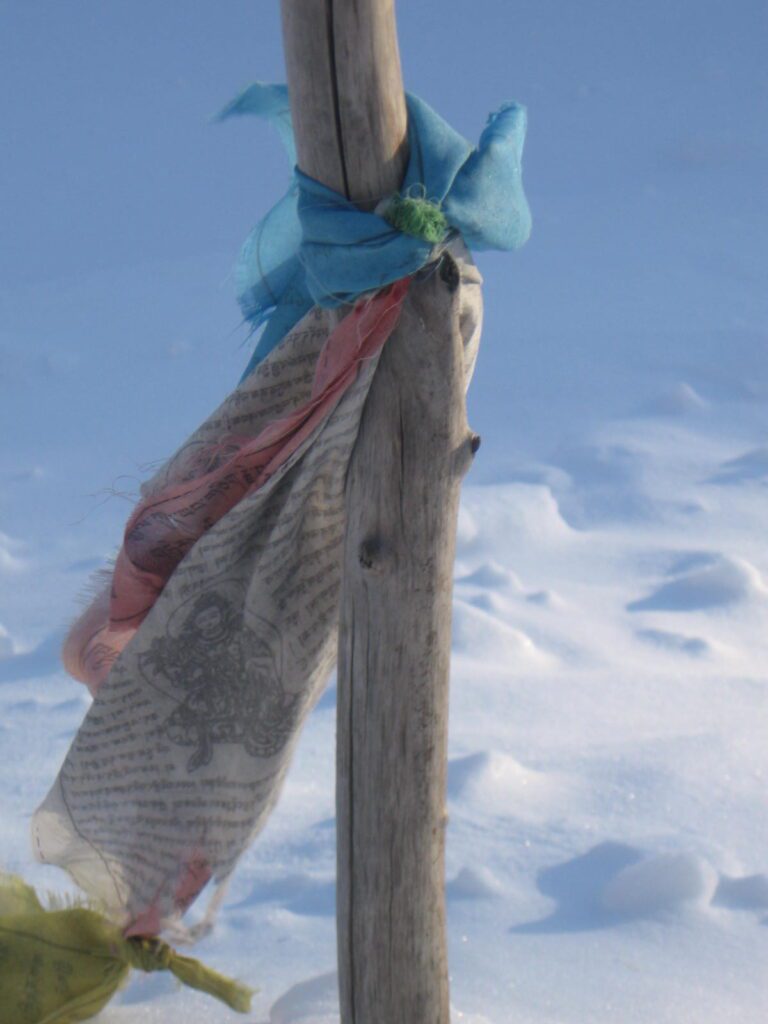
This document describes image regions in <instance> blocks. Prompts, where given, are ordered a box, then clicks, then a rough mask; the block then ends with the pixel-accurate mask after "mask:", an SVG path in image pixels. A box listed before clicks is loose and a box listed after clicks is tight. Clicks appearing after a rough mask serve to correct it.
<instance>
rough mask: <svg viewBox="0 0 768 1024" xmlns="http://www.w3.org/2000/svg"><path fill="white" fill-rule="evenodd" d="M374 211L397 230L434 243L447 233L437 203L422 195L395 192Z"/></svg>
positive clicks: (446, 227)
mask: <svg viewBox="0 0 768 1024" xmlns="http://www.w3.org/2000/svg"><path fill="white" fill-rule="evenodd" d="M376 213H378V214H379V216H380V217H383V218H384V220H385V221H386V222H387V223H388V224H391V225H392V227H393V228H395V229H396V230H397V231H402V233H403V234H404V235H411V236H412V237H413V238H421V239H422V240H423V241H424V242H429V243H430V244H431V245H436V244H437V243H438V242H442V240H443V239H444V238H445V236H446V235H447V233H448V229H449V225H448V221H447V219H446V216H445V214H444V213H443V211H442V210H441V209H440V207H439V205H438V204H437V203H435V202H433V201H432V200H431V199H426V198H425V197H424V196H407V195H406V196H401V195H398V194H395V195H393V196H390V197H389V198H388V199H385V200H384V201H383V202H382V203H380V204H379V206H378V207H377V208H376Z"/></svg>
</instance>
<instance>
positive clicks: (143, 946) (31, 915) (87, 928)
mask: <svg viewBox="0 0 768 1024" xmlns="http://www.w3.org/2000/svg"><path fill="white" fill-rule="evenodd" d="M132 967H135V968H138V969H140V970H143V971H161V970H168V971H171V972H172V973H173V974H174V975H175V976H176V977H177V978H178V979H179V980H180V981H181V982H183V983H184V984H185V985H189V986H190V987H191V988H197V989H200V990H201V991H203V992H207V993H209V994H210V995H212V996H215V997H216V998H217V999H221V1000H222V1002H225V1003H226V1004H227V1005H228V1006H231V1007H232V1009H233V1010H237V1011H239V1012H240V1013H247V1012H248V1011H249V1010H250V1006H251V995H252V994H253V990H252V989H249V988H246V987H245V986H244V985H241V984H239V983H238V982H236V981H232V980H231V979H230V978H225V977H224V976H223V975H221V974H219V973H218V972H216V971H213V970H211V969H210V968H208V967H206V966H205V965H204V964H201V963H200V962H199V961H198V960H193V959H191V958H190V957H185V956H179V954H178V953H176V952H175V951H174V950H173V949H171V947H170V946H169V945H168V944H167V943H165V942H163V941H162V940H160V939H137V938H131V939H126V938H124V937H123V935H122V933H121V931H120V929H119V928H118V927H117V926H116V925H114V924H112V923H111V922H110V921H109V920H108V919H107V918H106V917H104V916H103V915H102V914H100V913H99V912H98V911H96V910H91V909H89V908H87V907H71V908H69V909H64V910H56V909H52V910H46V909H45V907H43V905H42V904H41V903H40V901H39V899H38V898H37V895H36V893H35V891H34V889H32V888H31V886H29V885H26V884H25V883H24V882H22V881H21V880H20V879H18V878H12V877H10V876H7V875H0V1024H77V1022H79V1021H83V1020H87V1019H88V1018H89V1017H93V1016H94V1015H95V1014H97V1013H98V1012H99V1010H101V1009H103V1007H104V1006H106V1004H107V1003H108V1002H109V1000H110V999H111V998H112V996H113V995H114V994H115V992H116V991H117V990H118V988H119V987H120V986H121V984H122V983H123V982H124V981H125V980H126V978H127V977H128V973H129V972H130V970H131V968H132Z"/></svg>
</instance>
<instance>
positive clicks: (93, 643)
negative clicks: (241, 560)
mask: <svg viewBox="0 0 768 1024" xmlns="http://www.w3.org/2000/svg"><path fill="white" fill-rule="evenodd" d="M408 286H409V279H408V278H404V279H403V280H401V281H397V282H395V283H394V284H392V285H390V286H388V287H387V288H385V289H382V290H381V291H380V292H377V293H376V294H375V295H374V296H373V297H372V298H368V299H365V300H362V301H360V302H358V303H357V304H356V306H355V307H354V309H353V310H352V311H351V312H350V313H349V314H348V315H347V316H346V317H345V318H344V319H343V320H342V321H341V322H340V323H339V325H338V327H337V328H336V329H335V330H334V331H333V333H332V334H331V335H330V337H329V338H328V340H327V342H326V343H325V345H324V347H323V349H322V351H321V353H320V356H319V358H318V361H317V366H316V368H315V376H314V382H313V387H312V395H311V398H310V400H309V401H308V402H307V403H306V404H304V405H303V406H301V407H300V408H298V409H296V410H295V411H294V412H292V413H291V414H290V415H288V416H285V417H283V418H281V419H278V420H275V421H273V422H272V423H270V424H269V425H268V426H267V427H265V428H264V429H263V430H262V431H261V432H260V433H259V434H258V435H257V436H256V437H247V436H239V435H237V434H225V435H223V436H222V437H221V438H219V439H218V440H217V442H216V443H215V444H212V445H207V446H205V447H204V448H202V449H200V450H199V451H198V452H197V453H196V455H195V457H194V460H193V461H192V463H191V464H190V463H187V464H186V465H185V467H184V476H183V478H182V479H177V480H176V481H174V482H173V483H172V484H170V485H169V486H168V487H166V488H164V489H163V490H162V491H161V492H160V493H158V494H154V495H152V496H151V497H150V498H148V499H146V500H144V501H142V502H140V503H139V505H138V506H137V507H136V509H135V511H134V512H133V514H132V516H131V518H130V519H129V521H128V525H127V526H126V529H125V535H124V540H123V545H122V547H121V549H120V552H119V554H118V556H117V560H116V562H115V566H114V569H113V572H112V579H111V581H110V584H109V586H108V587H107V588H105V589H104V591H103V592H102V593H100V594H99V595H98V596H97V597H96V598H95V599H94V600H93V602H92V603H91V605H90V606H89V607H88V608H87V609H86V610H85V612H84V613H83V614H82V615H81V616H80V618H79V619H78V620H77V622H76V623H75V624H74V626H73V627H72V629H71V630H70V632H69V635H68V636H67V639H66V641H65V644H64V650H63V660H64V666H65V668H66V669H67V671H68V672H69V673H70V674H71V675H72V676H74V677H75V678H76V679H79V680H80V681H81V682H84V683H86V685H87V686H88V687H89V689H90V690H91V692H92V693H96V691H97V690H98V688H99V686H100V685H101V684H102V683H103V681H104V680H105V679H106V677H107V675H108V674H109V670H110V669H111V667H112V665H113V664H114V662H115V660H116V658H117V657H118V655H119V654H120V652H121V651H122V650H123V648H124V647H125V646H126V644H127V643H128V642H129V641H130V639H131V638H132V637H133V636H134V635H135V633H136V631H137V630H138V628H139V626H140V625H141V623H142V622H143V620H144V619H145V618H146V616H147V615H148V614H149V611H150V610H151V608H152V606H153V605H154V603H155V601H156V600H157V598H158V596H159V595H160V593H161V592H162V590H163V587H164V586H165V584H166V582H167V580H168V579H169V578H170V576H171V574H172V573H173V571H174V570H175V569H176V567H177V566H178V565H179V563H180V562H181V560H182V559H183V558H184V556H185V555H186V554H187V552H188V551H190V549H191V548H192V547H193V545H194V544H195V543H196V542H197V540H198V539H199V538H200V537H201V536H202V535H203V534H204V533H205V531H206V530H208V529H210V528H211V527H212V526H213V525H214V524H215V523H217V522H218V521H219V520H220V519H221V518H222V517H223V516H225V515H226V514H227V512H229V511H230V510H231V509H232V508H234V506H235V505H236V504H237V503H238V502H239V501H240V500H241V499H242V498H244V497H245V496H246V495H248V494H251V493H252V492H253V491H255V490H257V489H258V488H259V487H261V486H262V485H263V484H264V483H266V481H267V480H269V478H270V477H271V476H272V475H273V474H274V473H275V472H276V471H277V470H278V469H279V467H280V466H281V465H282V464H283V463H284V462H285V461H286V459H288V458H289V456H290V455H291V454H292V453H293V452H294V451H296V449H297V448H298V447H299V445H300V444H301V443H302V442H303V441H305V440H306V439H307V437H309V435H310V434H311V433H312V432H313V431H314V430H315V429H316V428H317V427H318V426H319V424H320V423H322V421H323V419H324V418H325V417H326V416H327V415H328V413H329V412H330V410H331V409H332V408H333V407H334V406H335V405H336V404H337V403H338V401H339V399H340V398H341V396H342V395H343V394H344V392H345V391H346V390H347V388H348V387H349V386H350V384H351V383H352V381H353V380H354V379H355V375H356V373H357V369H358V367H359V365H360V364H361V363H362V362H363V361H364V360H366V359H370V358H371V357H372V356H374V355H376V353H377V352H379V350H380V349H381V347H382V346H383V345H384V343H385V341H386V340H387V338H388V337H389V336H390V334H391V333H392V331H393V330H394V327H395V325H396V323H397V320H398V318H399V315H400V310H401V308H402V304H403V300H404V298H405V295H406V293H407V291H408Z"/></svg>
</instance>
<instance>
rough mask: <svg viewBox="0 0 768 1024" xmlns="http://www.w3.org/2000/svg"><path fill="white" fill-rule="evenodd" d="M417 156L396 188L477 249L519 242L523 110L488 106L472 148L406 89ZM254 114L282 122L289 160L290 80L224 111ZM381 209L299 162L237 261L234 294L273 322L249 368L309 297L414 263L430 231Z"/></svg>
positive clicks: (257, 316)
mask: <svg viewBox="0 0 768 1024" xmlns="http://www.w3.org/2000/svg"><path fill="white" fill-rule="evenodd" d="M406 102H407V106H408V142H409V151H410V159H409V163H408V167H407V169H406V172H405V177H404V179H403V182H402V185H401V188H400V195H401V196H402V197H405V198H410V199H419V200H423V201H426V202H428V203H430V204H432V205H433V206H434V207H435V208H436V209H438V210H439V211H440V212H441V213H442V214H443V216H444V217H445V220H446V222H447V226H448V229H449V235H450V234H451V233H454V234H455V233H458V234H460V235H461V237H462V239H463V241H464V243H465V244H466V245H467V246H468V247H469V248H470V249H474V250H484V249H502V250H510V249H516V248H518V247H519V246H520V245H522V244H523V243H524V242H525V241H526V239H527V238H528V236H529V234H530V230H531V216H530V211H529V209H528V203H527V201H526V198H525V193H524V191H523V183H522V155H523V145H524V141H525V131H526V124H527V118H526V111H525V108H524V107H522V106H520V105H519V104H517V103H506V104H504V105H503V106H502V107H501V108H500V109H499V110H498V111H496V112H495V113H493V114H491V116H490V117H489V119H488V124H487V125H486V127H485V130H484V131H483V133H482V135H481V136H480V141H479V143H478V146H477V148H473V147H472V146H471V145H470V144H469V143H468V142H467V141H466V139H464V138H462V136H461V135H459V133H458V132H456V131H454V129H453V128H451V127H450V125H449V124H447V122H446V121H444V120H443V118H441V117H440V116H439V115H438V114H437V113H435V111H434V110H432V108H431V107H430V106H429V105H428V104H427V103H425V102H424V101H423V100H421V99H419V98H418V97H417V96H413V95H410V94H407V95H406ZM238 114H255V115H258V116H261V117H264V118H266V119H268V120H269V121H271V122H272V123H273V124H274V125H275V126H276V127H277V129H278V132H279V135H280V138H281V140H282V142H283V144H284V145H285V148H286V150H287V153H288V157H289V160H290V161H291V163H295V160H296V150H295V144H294V140H293V130H292V127H291V115H290V107H289V101H288V89H287V87H286V86H281V85H265V84H262V83H255V84H253V85H251V86H249V87H248V88H247V89H245V90H244V91H243V92H242V93H241V94H240V95H239V96H238V97H237V98H236V99H235V100H233V101H232V102H231V103H230V104H229V105H228V106H227V107H225V108H224V110H223V111H222V112H221V113H220V114H219V119H226V118H229V117H232V116H233V115H238ZM390 198H391V197H389V196H381V197H380V199H381V203H380V204H379V206H378V207H377V210H378V211H379V212H377V211H374V212H372V213H367V212H364V211H363V210H360V209H359V208H358V207H357V206H355V205H354V203H351V202H350V201H349V200H348V199H346V198H345V197H344V196H342V195H339V193H337V192H334V191H333V190H332V189H330V188H327V187H326V186H325V185H323V184H321V183H320V182H319V181H315V180H314V179H313V178H310V177H308V176H307V175H306V174H304V173H303V172H302V171H301V170H299V168H295V169H294V172H293V177H292V180H291V184H290V187H289V189H288V191H287V193H286V194H285V196H284V197H283V198H282V199H281V200H280V201H279V202H278V203H277V204H276V205H275V206H274V207H273V208H272V209H271V210H270V211H269V213H267V215H266V216H265V217H264V218H263V219H262V220H261V221H260V222H259V224H257V225H256V227H255V228H254V229H253V231H252V232H251V234H250V235H249V236H248V239H247V240H246V242H245V245H244V246H243V250H242V252H241V256H240V260H239V263H238V266H237V270H236V284H237V291H238V298H239V301H240V305H241V308H242V311H243V315H244V317H245V319H246V320H247V321H248V322H249V323H250V324H251V325H252V326H253V327H254V329H256V328H259V327H261V326H262V325H266V326H265V329H264V332H263V334H262V335H261V337H260V339H259V342H258V344H257V346H256V348H255V350H254V353H253V356H252V358H251V360H250V362H249V364H248V366H247V368H246V371H245V375H247V374H248V373H250V372H251V371H252V370H253V368H254V367H255V366H256V365H257V364H258V363H259V361H260V360H261V359H263V358H264V356H265V355H267V353H269V352H270V351H271V350H272V349H273V348H274V346H275V345H276V344H277V343H278V342H279V341H280V338H282V337H283V336H284V335H285V334H286V332H287V331H288V330H290V328H291V327H293V326H294V324H296V323H297V322H298V321H299V320H300V319H301V317H302V316H303V315H304V314H305V313H306V312H307V311H308V310H309V309H311V307H312V306H313V305H319V306H326V307H335V306H339V305H342V304H344V303H348V302H352V301H354V300H355V299H357V298H358V297H359V296H360V295H363V294H365V293H367V292H371V291H375V290H377V289H379V288H382V287H383V286H385V285H387V284H390V283H392V282H393V281H397V280H400V279H401V278H403V277H407V276H409V275H411V274H414V273H415V272H416V271H417V270H420V269H421V268H422V267H424V266H426V265H427V264H428V263H429V262H431V261H432V260H433V259H434V258H435V243H434V242H432V241H426V240H424V239H422V238H417V237H415V236H413V235H408V234H404V233H403V231H402V230H398V229H397V227H395V226H393V225H392V224H391V223H390V222H389V221H388V220H387V219H386V216H385V211H386V203H387V200H388V199H390Z"/></svg>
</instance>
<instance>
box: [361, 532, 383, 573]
mask: <svg viewBox="0 0 768 1024" xmlns="http://www.w3.org/2000/svg"><path fill="white" fill-rule="evenodd" d="M388 553H389V552H388V547H387V544H386V543H385V541H384V539H383V538H382V537H380V536H378V535H377V534H373V535H371V536H370V537H366V538H365V540H363V541H361V543H360V548H359V549H358V552H357V558H358V561H359V562H360V565H361V566H362V568H363V569H366V570H367V571H368V572H381V571H382V570H383V569H384V565H385V563H386V560H387V555H388Z"/></svg>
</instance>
